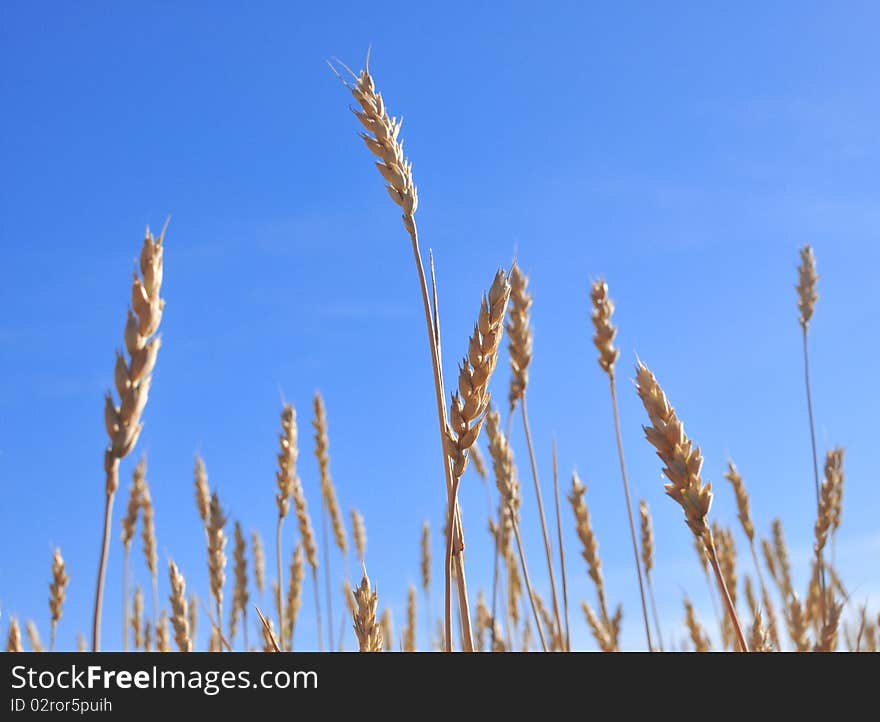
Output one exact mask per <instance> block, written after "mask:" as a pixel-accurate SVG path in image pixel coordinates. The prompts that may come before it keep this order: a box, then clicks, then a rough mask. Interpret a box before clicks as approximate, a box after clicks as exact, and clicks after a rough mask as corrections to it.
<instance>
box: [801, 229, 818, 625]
mask: <svg viewBox="0 0 880 722" xmlns="http://www.w3.org/2000/svg"><path fill="white" fill-rule="evenodd" d="M800 256H801V263H800V265H799V266H798V284H797V286H795V290H796V291H797V296H798V310H799V311H800V324H801V331H802V336H803V345H804V386H805V388H806V392H807V416H808V418H809V422H810V448H811V451H812V454H813V480H814V483H815V487H816V508H817V511H818V513H819V515H820V516H821V508H820V507H821V503H822V502H821V499H820V493H821V492H820V488H819V487H820V481H819V457H818V453H817V451H816V428H815V424H814V422H813V395H812V389H811V386H810V352H809V342H808V335H809V327H810V320H811V319H812V318H813V312H814V311H815V309H816V301H817V300H818V299H819V293H818V291H817V290H816V286H817V284H818V282H819V275H818V274H817V273H816V256H815V254H814V253H813V248H812V246H810V245H809V244H808V245H805V246H804V247H803V248H801V249H800ZM816 554H817V555H818V558H819V579H820V583H821V585H822V598H823V599H824V598H825V566H824V563H823V561H822V551H821V549H820V550H818V551H817V552H816ZM822 615H823V619H824V617H825V610H824V607H823V611H822Z"/></svg>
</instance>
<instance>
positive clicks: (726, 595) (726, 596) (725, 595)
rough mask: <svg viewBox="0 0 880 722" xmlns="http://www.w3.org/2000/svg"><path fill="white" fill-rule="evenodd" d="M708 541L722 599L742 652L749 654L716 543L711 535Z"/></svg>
mask: <svg viewBox="0 0 880 722" xmlns="http://www.w3.org/2000/svg"><path fill="white" fill-rule="evenodd" d="M706 539H707V540H708V544H707V545H706V550H707V551H708V552H709V563H710V564H711V565H712V570H713V571H714V572H715V579H716V580H717V581H718V587H719V589H721V598H722V599H723V600H724V604H725V605H726V606H727V614H728V616H729V617H730V621H731V623H732V624H733V629H734V631H735V632H736V637H737V641H738V642H739V646H740V651H741V652H748V651H749V645H748V643H747V642H746V637H745V634H743V630H742V626H741V625H740V622H739V617H738V616H737V613H736V608H735V607H734V606H733V600H732V599H731V598H730V591H729V590H728V589H727V584H726V583H725V581H724V575H723V574H722V573H721V567H720V566H719V564H718V552H717V550H716V549H715V541H714V539H713V538H712V535H711V533H710V534H708V535H707V537H706Z"/></svg>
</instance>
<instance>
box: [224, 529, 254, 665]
mask: <svg viewBox="0 0 880 722" xmlns="http://www.w3.org/2000/svg"><path fill="white" fill-rule="evenodd" d="M232 558H233V559H234V561H235V565H234V567H233V569H234V574H235V588H234V591H233V593H232V607H231V613H230V615H229V640H230V642H234V641H235V631H236V629H235V628H236V625H237V622H238V618H239V616H240V617H241V618H242V625H241V626H242V630H243V635H244V649H245V651H247V650H248V623H247V608H248V602H249V601H250V594H249V593H248V573H247V543H246V542H245V538H244V532H243V531H242V530H241V524H240V523H239V522H237V521H236V522H235V546H234V547H233V553H232Z"/></svg>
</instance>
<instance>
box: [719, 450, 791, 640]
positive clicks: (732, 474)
mask: <svg viewBox="0 0 880 722" xmlns="http://www.w3.org/2000/svg"><path fill="white" fill-rule="evenodd" d="M724 478H725V479H727V480H728V481H729V482H730V483H731V485H732V486H733V493H734V495H735V497H736V508H737V512H738V514H737V515H738V517H739V522H740V524H741V525H742V529H743V532H745V535H746V537H747V538H748V540H749V551H750V552H751V554H752V562H753V563H754V565H755V571H756V572H757V574H758V582H759V583H760V585H761V600H762V604H763V605H764V610H765V612H766V616H767V625H766V632H767V634H768V635H769V638H770V641H771V642H772V643H773V644H774V645H776V648H777V649H778V648H779V638H778V633H777V631H776V620H775V614H774V612H773V607H772V606H771V604H770V594H769V592H768V590H767V584H766V582H765V581H764V573H763V572H762V571H761V563H760V562H759V561H758V551H757V549H756V547H755V525H754V523H753V521H752V511H751V505H750V504H749V492H748V490H747V489H746V484H745V481H743V478H742V475H741V474H740V473H739V469H737V468H736V464H734V463H733V461H728V462H727V471H726V472H724ZM759 651H760V650H759Z"/></svg>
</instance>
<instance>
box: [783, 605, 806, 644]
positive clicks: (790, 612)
mask: <svg viewBox="0 0 880 722" xmlns="http://www.w3.org/2000/svg"><path fill="white" fill-rule="evenodd" d="M785 622H786V624H787V625H788V634H789V636H790V637H791V641H792V642H793V643H794V646H795V650H796V651H798V652H807V651H809V649H810V640H809V637H808V636H807V620H806V616H805V614H804V608H803V606H802V605H801V601H800V599H798V596H797V594H795V593H794V592H792V594H791V599H790V600H789V602H788V604H787V609H786V616H785Z"/></svg>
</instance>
